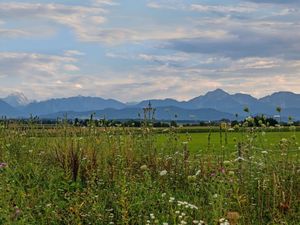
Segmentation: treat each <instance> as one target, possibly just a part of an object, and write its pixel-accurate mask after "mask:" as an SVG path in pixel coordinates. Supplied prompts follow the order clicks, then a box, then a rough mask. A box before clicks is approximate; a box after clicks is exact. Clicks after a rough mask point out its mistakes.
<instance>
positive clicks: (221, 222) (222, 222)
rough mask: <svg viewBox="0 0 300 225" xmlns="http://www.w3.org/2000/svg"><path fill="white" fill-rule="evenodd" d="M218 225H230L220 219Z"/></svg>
mask: <svg viewBox="0 0 300 225" xmlns="http://www.w3.org/2000/svg"><path fill="white" fill-rule="evenodd" d="M219 224H220V225H230V223H229V222H228V220H226V219H224V218H221V219H219Z"/></svg>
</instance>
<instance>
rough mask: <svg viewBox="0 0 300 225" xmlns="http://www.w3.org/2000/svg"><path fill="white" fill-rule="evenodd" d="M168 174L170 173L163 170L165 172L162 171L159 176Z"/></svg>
mask: <svg viewBox="0 0 300 225" xmlns="http://www.w3.org/2000/svg"><path fill="white" fill-rule="evenodd" d="M167 173H168V171H166V170H163V171H160V173H159V175H160V176H166V175H167Z"/></svg>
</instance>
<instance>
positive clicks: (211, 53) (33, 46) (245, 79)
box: [0, 0, 300, 102]
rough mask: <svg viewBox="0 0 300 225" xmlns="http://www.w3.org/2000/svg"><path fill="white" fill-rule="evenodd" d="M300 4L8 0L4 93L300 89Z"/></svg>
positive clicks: (143, 94) (4, 4)
mask: <svg viewBox="0 0 300 225" xmlns="http://www.w3.org/2000/svg"><path fill="white" fill-rule="evenodd" d="M299 10H300V1H298V0H218V1H216V0H52V1H48V0H43V1H42V0H27V1H25V0H20V1H18V0H15V1H7V0H0V97H4V96H6V95H8V94H10V93H12V92H22V93H24V94H25V95H26V96H27V97H28V98H30V99H34V100H44V99H49V98H57V97H68V96H77V95H84V96H99V97H103V98H114V99H118V100H121V101H125V102H130V101H138V100H142V99H149V98H151V99H152V98H175V99H178V100H187V99H191V98H193V97H196V96H199V95H202V94H204V93H206V92H207V91H210V90H214V89H216V88H222V89H224V90H226V91H227V92H229V93H237V92H242V93H247V94H251V95H253V96H256V97H262V96H264V95H268V94H271V93H273V92H276V91H292V92H296V93H300V85H299V84H300V54H299V52H300V41H299V40H300V12H299Z"/></svg>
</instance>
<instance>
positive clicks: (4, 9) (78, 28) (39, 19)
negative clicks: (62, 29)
mask: <svg viewBox="0 0 300 225" xmlns="http://www.w3.org/2000/svg"><path fill="white" fill-rule="evenodd" d="M107 3H108V2H107ZM106 13H107V12H106V10H104V9H103V8H101V7H97V6H70V5H63V4H40V3H21V2H13V3H0V19H1V20H3V21H5V22H6V23H10V22H14V23H15V24H17V25H18V23H19V21H27V22H30V23H36V24H47V22H53V23H56V24H60V25H64V26H68V27H70V28H71V29H73V30H74V32H75V33H76V34H77V36H78V38H79V39H83V40H85V39H86V37H87V36H90V33H93V30H94V29H95V28H97V27H99V26H100V25H101V24H103V23H105V22H106V18H105V14H106ZM25 24H26V23H25ZM17 25H16V26H17ZM19 26H20V28H19V29H17V30H16V29H8V30H7V31H6V32H8V31H10V33H15V35H16V36H17V34H19V36H22V35H23V34H24V33H27V30H28V27H23V26H24V25H23V24H21V25H19ZM48 26H50V25H49V24H48ZM29 30H30V31H31V32H33V33H34V32H35V33H34V35H36V34H38V32H41V31H40V30H36V31H35V30H32V29H29ZM95 30H96V31H97V29H95ZM32 35H33V34H32ZM91 35H92V34H91Z"/></svg>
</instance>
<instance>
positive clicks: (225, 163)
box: [223, 160, 231, 165]
mask: <svg viewBox="0 0 300 225" xmlns="http://www.w3.org/2000/svg"><path fill="white" fill-rule="evenodd" d="M223 164H224V165H230V164H231V162H230V161H227V160H225V161H224V162H223Z"/></svg>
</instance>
